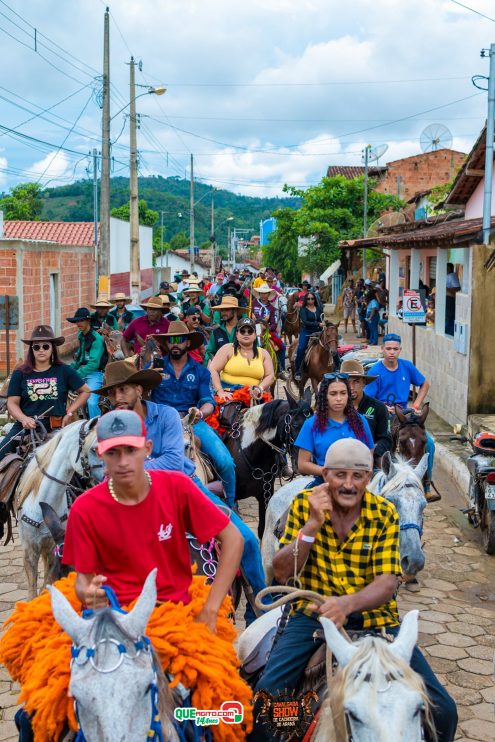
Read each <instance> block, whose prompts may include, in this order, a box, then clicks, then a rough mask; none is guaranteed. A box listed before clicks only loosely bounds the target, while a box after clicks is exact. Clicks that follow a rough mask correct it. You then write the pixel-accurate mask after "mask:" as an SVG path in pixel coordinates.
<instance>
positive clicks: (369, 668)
mask: <svg viewBox="0 0 495 742" xmlns="http://www.w3.org/2000/svg"><path fill="white" fill-rule="evenodd" d="M357 648H358V651H357V652H356V654H355V655H354V657H353V658H352V659H351V661H350V662H349V664H348V665H346V667H344V668H339V669H338V670H337V672H336V674H335V676H334V677H333V678H332V681H331V682H330V683H328V686H329V691H328V698H327V703H326V706H325V708H324V709H322V713H321V715H320V719H319V721H318V724H317V727H316V731H315V735H314V739H319V738H320V737H319V732H322V731H323V726H324V724H325V723H327V722H329V721H330V719H332V718H333V724H334V730H333V731H334V734H335V740H338V742H341V741H342V742H344V741H346V740H348V735H347V728H346V720H345V713H344V711H345V706H344V704H345V698H346V695H348V694H349V692H352V691H356V690H357V689H358V688H360V686H361V685H362V684H363V683H370V684H372V683H374V682H375V683H376V681H378V682H379V681H380V679H381V678H383V677H385V678H386V679H387V681H393V680H395V681H397V682H399V683H402V684H403V685H407V686H409V688H411V689H412V690H414V691H416V692H417V693H419V694H420V696H421V699H422V701H423V703H424V707H425V715H424V724H425V727H426V729H427V731H428V735H429V738H430V739H432V740H436V739H437V736H436V732H435V726H434V724H433V718H432V715H431V708H430V703H429V700H428V696H427V694H426V688H425V685H424V682H423V679H422V678H421V676H420V675H418V674H417V673H416V672H414V670H413V669H412V668H411V667H410V666H409V664H408V663H407V662H405V661H404V660H403V659H401V658H400V657H397V655H395V654H393V653H392V652H390V651H389V649H388V644H387V642H386V641H385V640H384V639H381V638H379V637H374V636H366V637H364V638H363V639H361V640H360V641H359V643H358V645H357ZM371 687H373V686H371ZM376 692H377V691H376V690H375V694H376ZM373 695H374V694H373ZM373 695H372V696H371V699H370V700H371V702H373ZM320 727H321V729H320ZM324 731H325V732H327V730H326V729H325V730H324ZM327 739H332V737H329V736H327Z"/></svg>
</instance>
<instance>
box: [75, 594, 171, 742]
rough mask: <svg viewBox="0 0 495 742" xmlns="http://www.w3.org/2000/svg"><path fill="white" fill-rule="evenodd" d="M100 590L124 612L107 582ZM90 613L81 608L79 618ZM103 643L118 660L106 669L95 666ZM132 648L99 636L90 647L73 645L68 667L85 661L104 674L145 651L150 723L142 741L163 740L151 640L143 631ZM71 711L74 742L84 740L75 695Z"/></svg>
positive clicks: (112, 604) (113, 608)
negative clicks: (114, 651) (149, 677)
mask: <svg viewBox="0 0 495 742" xmlns="http://www.w3.org/2000/svg"><path fill="white" fill-rule="evenodd" d="M102 590H104V591H105V592H106V594H107V597H108V600H109V602H110V606H111V608H112V610H114V611H117V613H123V614H126V613H127V611H124V610H122V608H121V607H120V604H119V601H118V599H117V596H116V595H115V593H114V591H113V590H112V588H111V587H109V586H108V585H102ZM93 615H94V611H92V610H84V611H83V618H91V617H92V616H93ZM104 644H111V645H113V646H115V647H117V650H118V652H119V656H118V660H117V662H116V663H115V665H114V666H113V667H110V668H106V669H103V668H102V667H98V659H97V652H98V647H99V646H100V645H104ZM134 649H135V650H136V653H135V654H132V655H131V654H129V653H128V651H127V647H126V646H125V644H123V643H122V642H118V641H117V640H116V639H100V641H99V642H97V644H95V645H93V646H92V647H87V646H86V645H84V644H81V645H79V646H77V645H75V644H73V645H72V649H71V657H72V659H71V667H72V665H73V664H74V663H75V664H76V665H78V666H80V667H82V666H84V665H85V664H86V663H87V662H89V663H90V665H91V667H92V668H93V669H94V670H96V672H99V673H102V674H108V673H112V672H115V670H118V668H119V667H120V666H121V664H122V663H123V662H124V660H129V661H133V660H135V659H136V658H137V657H139V656H140V654H141V653H146V654H148V655H149V657H150V659H151V665H152V669H153V682H152V683H151V684H150V687H149V691H150V699H151V722H150V729H149V732H148V734H147V735H146V740H147V742H164V737H163V729H162V723H161V721H160V714H159V711H158V682H157V671H156V665H155V660H154V657H153V654H152V651H151V642H150V640H149V639H148V637H147V636H145V635H144V634H143V635H142V636H140V637H138V639H136V641H135V642H134ZM83 650H85V657H84V658H83V661H78V660H79V657H80V656H81V655H82V654H83ZM74 712H75V715H76V719H77V724H78V730H77V735H76V739H75V742H88V740H87V738H86V737H85V735H84V731H83V729H82V726H81V721H80V718H79V711H78V707H77V699H76V698H74Z"/></svg>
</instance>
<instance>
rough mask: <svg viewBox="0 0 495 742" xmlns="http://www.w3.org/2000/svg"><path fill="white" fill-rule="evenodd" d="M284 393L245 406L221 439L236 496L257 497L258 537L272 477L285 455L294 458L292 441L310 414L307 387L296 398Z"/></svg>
mask: <svg viewBox="0 0 495 742" xmlns="http://www.w3.org/2000/svg"><path fill="white" fill-rule="evenodd" d="M285 393H286V395H287V401H285V400H282V399H276V400H274V401H273V402H266V403H265V404H263V405H259V406H257V407H251V408H250V409H249V410H247V411H246V412H245V413H244V415H243V416H242V418H241V419H240V421H239V422H238V423H237V424H234V425H233V427H232V429H231V431H230V434H229V436H228V437H227V438H226V440H225V445H226V446H227V448H228V449H229V451H230V454H231V455H232V458H233V459H234V462H235V466H236V500H244V499H246V498H247V497H256V499H257V500H258V508H259V520H258V536H259V538H261V537H262V535H263V531H264V529H265V511H266V507H267V505H268V502H269V500H270V498H271V496H272V495H273V489H274V486H275V479H276V477H277V475H278V474H279V473H280V471H281V469H282V467H283V466H284V464H285V463H286V457H287V456H290V457H291V458H292V459H294V441H295V440H296V438H297V435H298V433H299V431H300V430H301V428H302V426H303V423H304V422H305V421H306V420H307V419H308V418H309V417H311V415H312V414H313V411H312V409H311V406H310V404H309V401H310V399H311V391H310V390H308V389H307V390H306V392H305V394H304V396H303V398H302V399H301V400H299V401H298V400H296V399H295V397H293V396H292V395H291V394H289V392H288V391H287V390H285Z"/></svg>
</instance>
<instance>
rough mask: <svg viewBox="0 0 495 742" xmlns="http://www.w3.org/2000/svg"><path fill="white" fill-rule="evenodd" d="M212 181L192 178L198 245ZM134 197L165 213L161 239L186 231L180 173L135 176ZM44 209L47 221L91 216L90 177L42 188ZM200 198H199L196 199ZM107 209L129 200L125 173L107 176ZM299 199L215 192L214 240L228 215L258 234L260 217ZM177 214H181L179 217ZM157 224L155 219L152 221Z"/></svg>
mask: <svg viewBox="0 0 495 742" xmlns="http://www.w3.org/2000/svg"><path fill="white" fill-rule="evenodd" d="M210 194H211V186H210V185H206V184H204V183H196V184H195V188H194V200H195V202H196V206H195V235H196V243H197V244H198V245H199V244H201V243H203V242H206V241H207V240H208V239H209V237H210V212H211V197H210ZM139 198H140V199H144V200H145V201H146V203H147V205H148V208H149V209H153V210H154V211H157V212H159V213H160V212H161V211H163V212H164V215H163V223H164V240H165V241H166V242H169V241H170V239H171V238H172V237H173V236H174V235H175V234H178V233H179V232H187V233H188V232H189V181H188V180H183V179H182V180H181V179H180V178H177V177H175V178H163V177H161V176H159V175H157V176H151V177H146V178H139ZM43 199H44V200H43V213H42V216H41V218H42V219H46V220H48V221H78V222H89V221H93V186H92V183H91V182H90V181H86V180H85V181H78V182H76V183H72V184H71V185H67V186H59V187H57V188H46V189H45V190H44V191H43ZM198 201H199V203H198ZM110 202H111V208H114V207H118V206H122V205H123V204H125V203H128V202H129V180H128V178H112V180H111V184H110ZM299 203H300V201H299V199H298V198H254V197H250V196H241V195H238V194H236V193H232V192H230V191H226V190H218V191H215V222H216V225H217V229H216V237H217V242H219V243H225V242H226V235H227V223H225V222H224V224H223V225H222V224H221V223H222V222H223V221H224V220H225V219H226V218H227V217H229V216H233V217H234V218H235V221H234V222H232V224H233V225H234V226H236V227H238V228H241V227H242V228H247V229H252V230H253V234H258V233H259V223H260V220H262V219H266V218H267V217H269V216H271V215H272V213H273V212H274V211H275V210H276V209H278V208H280V207H284V206H290V207H293V208H297V207H298V206H299ZM179 214H181V215H182V217H180V216H179ZM157 226H158V227H159V222H158V224H157Z"/></svg>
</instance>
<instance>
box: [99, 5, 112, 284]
mask: <svg viewBox="0 0 495 742" xmlns="http://www.w3.org/2000/svg"><path fill="white" fill-rule="evenodd" d="M97 218H98V217H97ZM97 270H98V284H97V285H98V294H99V295H100V296H102V297H104V298H106V299H108V298H110V14H109V9H108V8H107V9H106V10H105V20H104V25H103V96H102V129H101V184H100V239H99V244H98V268H97Z"/></svg>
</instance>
